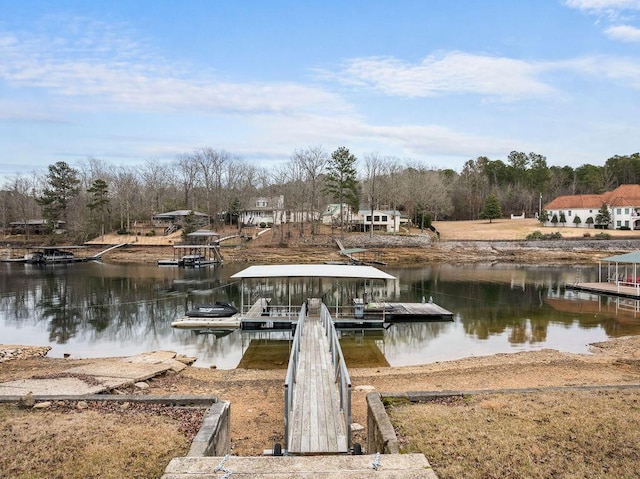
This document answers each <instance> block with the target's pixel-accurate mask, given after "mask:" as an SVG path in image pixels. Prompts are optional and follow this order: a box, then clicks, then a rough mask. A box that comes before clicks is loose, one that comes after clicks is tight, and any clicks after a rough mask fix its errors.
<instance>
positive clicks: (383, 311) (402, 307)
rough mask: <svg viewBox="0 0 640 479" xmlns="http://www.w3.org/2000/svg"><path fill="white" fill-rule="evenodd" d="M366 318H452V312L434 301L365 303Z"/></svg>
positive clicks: (420, 319) (437, 319)
mask: <svg viewBox="0 0 640 479" xmlns="http://www.w3.org/2000/svg"><path fill="white" fill-rule="evenodd" d="M364 317H365V318H367V319H373V318H380V317H383V318H384V322H401V321H429V320H436V321H440V320H453V313H452V312H451V311H448V310H446V309H444V308H443V307H442V306H438V305H437V304H435V303H432V302H429V303H387V302H380V303H367V304H366V305H365V306H364Z"/></svg>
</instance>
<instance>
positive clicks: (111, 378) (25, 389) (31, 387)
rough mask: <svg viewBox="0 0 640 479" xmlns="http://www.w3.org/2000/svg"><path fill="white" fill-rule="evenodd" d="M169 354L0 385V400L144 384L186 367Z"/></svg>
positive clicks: (147, 355)
mask: <svg viewBox="0 0 640 479" xmlns="http://www.w3.org/2000/svg"><path fill="white" fill-rule="evenodd" d="M175 357H176V353H174V352H172V351H154V352H150V353H143V354H138V355H136V356H130V357H125V358H108V359H102V360H96V361H95V362H93V363H92V364H86V365H83V366H77V367H73V368H69V369H67V370H66V371H64V372H63V373H62V374H61V375H58V376H59V377H52V378H41V379H24V380H17V381H9V382H5V383H0V396H22V395H24V394H27V393H29V392H32V393H33V395H34V396H41V395H52V396H54V395H76V396H79V395H86V394H98V393H101V392H105V391H110V390H112V389H116V388H121V387H126V386H128V385H130V384H134V383H136V382H140V381H145V380H147V379H150V378H152V377H155V376H158V375H160V374H163V373H165V372H167V371H169V370H172V371H175V372H180V371H182V370H183V369H184V368H186V367H187V366H186V365H185V364H184V363H182V362H180V361H177V360H176V359H175Z"/></svg>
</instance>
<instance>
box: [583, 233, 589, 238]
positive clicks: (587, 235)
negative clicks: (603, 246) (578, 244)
mask: <svg viewBox="0 0 640 479" xmlns="http://www.w3.org/2000/svg"><path fill="white" fill-rule="evenodd" d="M582 236H584V237H585V238H590V237H591V233H583V234H582Z"/></svg>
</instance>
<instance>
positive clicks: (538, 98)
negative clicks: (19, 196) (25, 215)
mask: <svg viewBox="0 0 640 479" xmlns="http://www.w3.org/2000/svg"><path fill="white" fill-rule="evenodd" d="M639 113H640V0H518V1H504V0H415V1H413V0H388V1H387V0H362V1H360V0H353V1H347V0H341V1H333V0H321V1H320V0H308V1H301V0H292V1H285V0H268V1H264V0H184V1H167V0H135V1H131V0H126V1H120V0H111V1H92V2H89V1H86V0H75V1H74V0H68V1H63V0H43V1H38V0H21V1H17V0H0V177H5V178H6V177H11V176H12V175H16V174H20V175H26V174H30V173H32V172H46V169H47V166H48V165H51V164H53V163H55V162H57V161H65V162H67V163H68V164H70V165H71V166H75V165H78V164H80V163H81V162H82V161H84V160H87V159H88V158H96V159H98V160H102V161H104V162H106V163H108V164H110V165H114V166H115V167H120V166H125V167H129V166H136V165H143V164H145V162H148V161H159V162H171V161H173V160H175V159H176V158H177V157H178V156H179V155H183V154H188V153H191V152H193V151H194V150H196V149H199V148H203V147H211V148H213V149H217V150H225V151H227V152H229V153H231V154H232V155H235V156H237V157H239V158H241V159H243V160H246V161H248V162H251V163H252V164H256V165H258V166H261V167H266V168H270V167H275V166H277V165H279V164H282V163H284V162H286V161H288V160H289V159H290V157H291V154H292V153H293V152H294V151H296V150H300V149H304V148H308V147H315V146H322V147H323V148H324V149H325V150H326V151H327V152H332V151H334V150H335V149H337V148H338V147H340V146H345V147H347V148H349V150H350V151H351V152H352V153H354V154H355V155H356V156H357V157H358V158H363V157H364V156H366V155H368V154H373V153H376V154H378V155H380V156H393V157H397V158H399V159H401V160H403V161H405V160H406V161H411V162H412V163H414V164H415V163H418V164H421V165H424V166H425V167H428V168H438V169H441V168H452V169H454V170H456V171H460V170H461V168H462V167H463V165H464V163H465V162H466V161H467V160H469V159H475V158H477V157H479V156H487V157H489V158H490V159H492V160H503V161H505V162H506V161H507V156H508V154H509V153H510V152H511V151H514V150H515V151H522V152H526V153H529V152H534V153H538V154H541V155H544V156H546V158H547V163H548V165H549V166H552V165H558V166H565V165H569V166H572V167H577V166H580V165H583V164H586V163H590V164H594V165H603V164H604V163H605V162H606V160H607V159H608V158H610V157H612V156H614V155H629V154H632V153H635V152H638V151H639V150H640V147H639V146H638V139H639V138H640V114H639Z"/></svg>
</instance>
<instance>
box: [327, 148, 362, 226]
mask: <svg viewBox="0 0 640 479" xmlns="http://www.w3.org/2000/svg"><path fill="white" fill-rule="evenodd" d="M356 161H357V158H356V157H355V156H354V155H352V154H351V153H350V152H349V149H348V148H345V147H344V146H341V147H340V148H338V149H337V150H336V151H334V152H333V153H331V159H330V160H329V165H328V168H327V177H326V179H325V191H326V192H327V193H328V194H330V195H331V197H332V198H333V199H334V200H338V202H339V204H340V234H341V237H342V238H344V208H343V207H342V206H343V204H348V205H349V206H351V207H352V208H354V207H355V208H356V209H357V208H358V207H359V204H358V181H357V179H356V175H357V172H356V167H355V165H356Z"/></svg>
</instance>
